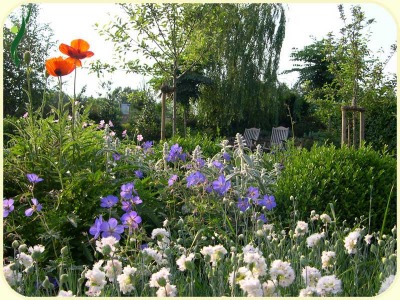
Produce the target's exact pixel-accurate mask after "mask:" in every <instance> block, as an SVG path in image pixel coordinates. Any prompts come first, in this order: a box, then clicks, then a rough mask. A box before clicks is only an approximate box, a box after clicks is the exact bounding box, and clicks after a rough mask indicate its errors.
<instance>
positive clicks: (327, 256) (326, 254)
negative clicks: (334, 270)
mask: <svg viewBox="0 0 400 300" xmlns="http://www.w3.org/2000/svg"><path fill="white" fill-rule="evenodd" d="M335 257H336V253H335V252H333V251H322V255H321V262H322V269H324V270H326V269H328V268H330V267H332V266H333V264H334V263H335Z"/></svg>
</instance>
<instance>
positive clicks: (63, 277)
mask: <svg viewBox="0 0 400 300" xmlns="http://www.w3.org/2000/svg"><path fill="white" fill-rule="evenodd" d="M67 281H68V275H67V274H62V275H61V276H60V284H63V283H67Z"/></svg>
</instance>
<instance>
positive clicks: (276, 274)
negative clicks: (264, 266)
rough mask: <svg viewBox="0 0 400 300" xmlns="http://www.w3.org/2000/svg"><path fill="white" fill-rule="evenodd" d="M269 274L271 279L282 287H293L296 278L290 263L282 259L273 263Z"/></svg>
mask: <svg viewBox="0 0 400 300" xmlns="http://www.w3.org/2000/svg"><path fill="white" fill-rule="evenodd" d="M269 274H270V275H271V279H272V280H276V281H277V283H278V285H280V286H282V287H287V286H289V285H291V284H292V283H293V281H294V279H295V277H296V276H295V273H294V270H293V268H292V267H291V265H290V263H289V262H285V261H282V260H280V259H277V260H274V261H273V262H272V264H271V268H270V270H269Z"/></svg>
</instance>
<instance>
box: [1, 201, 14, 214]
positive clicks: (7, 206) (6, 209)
mask: <svg viewBox="0 0 400 300" xmlns="http://www.w3.org/2000/svg"><path fill="white" fill-rule="evenodd" d="M13 210H14V200H13V199H4V200H3V218H7V217H8V215H9V214H10V212H12V211H13Z"/></svg>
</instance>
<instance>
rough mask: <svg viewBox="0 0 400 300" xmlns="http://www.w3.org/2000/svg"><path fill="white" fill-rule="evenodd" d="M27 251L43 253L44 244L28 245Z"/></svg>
mask: <svg viewBox="0 0 400 300" xmlns="http://www.w3.org/2000/svg"><path fill="white" fill-rule="evenodd" d="M28 251H29V253H30V254H33V253H43V252H44V246H42V245H35V246H33V248H32V247H29V249H28Z"/></svg>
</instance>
